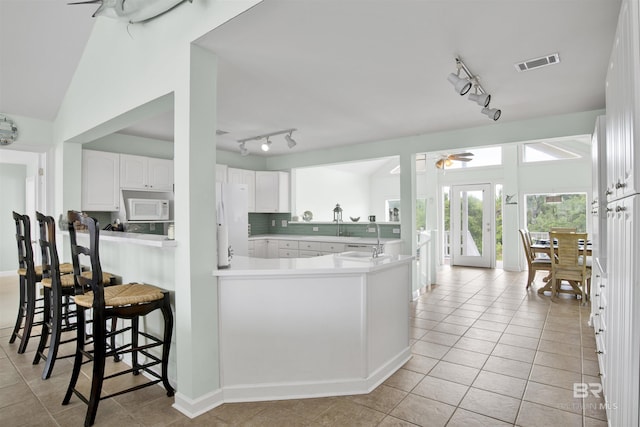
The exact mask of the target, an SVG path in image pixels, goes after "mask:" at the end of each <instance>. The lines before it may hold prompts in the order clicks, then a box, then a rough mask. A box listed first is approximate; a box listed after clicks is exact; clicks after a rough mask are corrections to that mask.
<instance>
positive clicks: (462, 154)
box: [454, 152, 473, 157]
mask: <svg viewBox="0 0 640 427" xmlns="http://www.w3.org/2000/svg"><path fill="white" fill-rule="evenodd" d="M454 156H464V157H473V153H469V152H467V153H456V154H454Z"/></svg>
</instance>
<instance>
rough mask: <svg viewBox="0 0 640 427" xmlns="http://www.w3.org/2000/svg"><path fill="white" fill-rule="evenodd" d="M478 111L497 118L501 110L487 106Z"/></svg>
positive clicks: (494, 118) (491, 117)
mask: <svg viewBox="0 0 640 427" xmlns="http://www.w3.org/2000/svg"><path fill="white" fill-rule="evenodd" d="M480 112H481V113H482V114H484V115H485V116H487V117H489V118H490V119H493V120H498V119H499V118H500V115H501V114H502V111H500V110H498V109H497V108H489V107H484V108H483V109H482V111H480Z"/></svg>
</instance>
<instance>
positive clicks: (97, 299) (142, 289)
mask: <svg viewBox="0 0 640 427" xmlns="http://www.w3.org/2000/svg"><path fill="white" fill-rule="evenodd" d="M68 220H69V240H70V241H71V257H72V260H73V265H74V275H75V278H76V280H77V282H78V283H79V284H80V286H81V289H85V288H87V287H88V288H90V289H91V290H90V291H88V292H85V293H84V294H82V295H76V296H75V303H76V307H77V311H78V312H77V319H78V320H77V323H78V325H79V326H78V328H76V331H77V337H76V351H75V359H74V364H73V370H72V373H71V379H70V381H69V386H68V388H67V392H66V394H65V396H64V399H63V400H62V404H63V405H68V404H69V402H70V400H71V397H72V395H74V394H75V395H76V396H78V397H79V398H80V400H82V401H83V402H85V403H86V404H87V412H86V415H85V420H84V425H85V426H91V425H93V423H94V421H95V418H96V413H97V411H98V404H99V403H100V401H101V400H104V399H107V398H109V397H113V396H118V395H120V394H123V393H127V392H130V391H134V390H138V389H141V388H143V387H148V386H152V385H155V384H158V383H160V382H161V383H162V384H163V385H164V388H165V389H166V391H167V396H169V397H170V396H173V395H174V392H175V391H174V389H173V387H172V386H171V385H170V384H169V379H168V361H169V350H170V346H171V335H172V332H173V313H172V312H171V302H170V296H169V292H168V291H166V290H163V289H160V288H157V287H155V286H152V285H147V284H141V283H127V284H124V285H113V286H108V287H105V286H104V284H103V280H102V267H101V265H100V256H99V249H98V246H99V233H100V229H99V226H98V221H97V220H96V219H94V218H91V217H88V216H85V215H83V214H81V213H80V212H75V211H69V212H68ZM75 224H79V225H80V226H82V227H83V228H86V229H87V231H88V235H87V237H88V245H87V246H84V245H80V244H78V239H77V233H76V229H75ZM80 256H83V257H85V258H86V257H88V258H89V261H90V265H91V270H90V272H91V274H89V275H87V274H86V272H82V273H81V272H79V270H78V269H77V268H76V267H77V266H78V265H79V264H80V262H79V258H80ZM87 276H89V277H87ZM156 310H159V311H160V312H161V313H162V316H163V319H164V331H163V335H162V337H158V336H156V335H155V334H151V333H150V331H144V330H140V329H141V328H140V326H142V325H144V323H143V324H142V325H140V322H139V320H140V318H143V320H144V316H146V315H147V314H149V313H151V312H153V311H156ZM87 315H89V316H90V317H91V319H92V324H91V326H92V336H91V337H88V336H87V334H86V331H85V328H84V325H85V319H86V318H87V317H88V316H87ZM113 318H116V319H128V320H130V326H126V327H124V328H122V329H120V330H116V331H107V328H106V323H107V320H109V319H113ZM114 334H118V336H119V337H120V338H121V339H122V340H123V343H122V345H120V347H118V348H113V349H109V348H108V345H107V340H108V339H109V338H110V337H111V336H112V335H114ZM127 337H128V340H127V341H126V342H125V341H124V340H125V339H127ZM88 338H89V339H88ZM91 342H93V345H92V346H91V345H90V344H91ZM118 344H120V343H118ZM87 346H89V348H88V349H87V348H86V347H87ZM91 347H92V348H91ZM158 347H160V348H158ZM154 349H155V350H154ZM158 352H160V353H161V354H160V355H158V354H157V353H158ZM114 354H120V355H123V354H130V355H131V368H130V369H125V370H123V371H119V372H115V373H112V374H106V373H105V359H106V358H107V357H109V356H112V355H114ZM85 358H86V359H87V360H86V361H85ZM87 362H92V365H93V366H92V370H91V374H90V375H91V390H90V392H89V395H88V396H85V395H84V394H83V393H82V392H81V391H80V390H78V388H76V385H77V382H78V378H79V376H80V369H81V368H82V365H84V364H85V363H87ZM158 365H159V366H158ZM154 366H155V367H156V368H154V369H152V368H153V367H154ZM157 368H159V369H157ZM156 370H160V372H156ZM128 373H130V374H133V375H139V374H140V373H145V374H148V375H149V378H152V379H151V380H150V381H148V382H144V383H142V384H138V385H135V386H133V387H131V388H128V389H125V390H119V391H114V388H116V387H117V386H116V385H114V386H113V388H111V387H110V389H109V392H111V393H106V394H103V393H102V385H103V382H104V380H108V379H111V378H116V377H119V376H120V375H124V374H128Z"/></svg>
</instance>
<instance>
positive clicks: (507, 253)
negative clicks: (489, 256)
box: [502, 144, 524, 271]
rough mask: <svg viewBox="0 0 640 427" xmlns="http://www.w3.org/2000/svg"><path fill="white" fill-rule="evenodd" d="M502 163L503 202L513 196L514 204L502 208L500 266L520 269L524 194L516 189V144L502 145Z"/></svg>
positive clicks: (507, 269) (510, 269)
mask: <svg viewBox="0 0 640 427" xmlns="http://www.w3.org/2000/svg"><path fill="white" fill-rule="evenodd" d="M502 165H503V171H504V172H503V173H504V186H503V187H502V195H503V202H504V198H505V197H506V196H507V195H514V194H515V195H516V196H514V201H515V200H517V201H518V203H517V204H514V205H504V206H503V209H502V268H503V269H504V270H506V271H521V270H522V268H523V265H522V263H521V261H520V259H521V257H522V250H521V246H522V244H521V243H520V235H519V234H518V229H519V228H522V227H523V226H524V224H522V225H521V224H520V222H521V221H523V219H522V218H523V217H524V213H523V209H524V195H523V194H521V193H519V189H518V145H517V144H505V145H504V146H503V147H502Z"/></svg>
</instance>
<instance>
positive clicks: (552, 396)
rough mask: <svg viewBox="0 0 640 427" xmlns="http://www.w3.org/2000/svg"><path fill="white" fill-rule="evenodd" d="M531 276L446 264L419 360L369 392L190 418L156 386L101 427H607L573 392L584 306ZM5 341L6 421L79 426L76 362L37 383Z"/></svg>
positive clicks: (106, 413)
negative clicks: (65, 401)
mask: <svg viewBox="0 0 640 427" xmlns="http://www.w3.org/2000/svg"><path fill="white" fill-rule="evenodd" d="M525 278H526V273H509V272H504V271H502V270H484V269H471V268H450V267H445V268H443V269H442V270H441V271H439V273H438V284H437V285H434V286H433V287H432V289H431V290H430V291H428V292H427V293H425V294H424V295H423V296H421V297H420V298H419V300H417V301H415V302H413V303H411V313H412V317H411V319H410V322H411V336H412V342H411V344H412V350H413V357H412V359H411V360H410V361H409V362H407V363H406V365H404V366H403V367H402V368H401V369H400V370H399V371H397V372H396V373H395V374H394V375H393V376H391V377H390V378H389V379H387V381H385V382H384V384H382V385H380V386H379V387H378V388H376V389H375V390H374V391H372V392H371V393H369V394H367V395H356V396H344V397H330V398H317V399H302V400H289V401H275V402H258V403H235V404H224V405H222V406H220V407H218V408H215V409H213V410H211V411H209V412H208V413H206V414H204V415H202V416H200V417H198V418H196V419H193V420H191V419H189V418H187V417H185V416H183V415H182V414H181V413H179V412H178V411H176V410H174V409H173V408H172V407H171V404H172V403H173V399H171V398H167V397H166V396H165V395H164V389H162V388H160V387H159V386H155V387H151V388H147V389H143V390H140V391H136V392H133V393H129V394H126V395H122V396H118V397H115V398H111V399H108V400H105V401H103V402H102V403H101V404H100V407H99V410H98V415H97V419H96V424H95V425H96V426H134V425H140V426H167V425H168V426H376V425H378V426H413V425H419V426H445V425H446V426H471V425H477V426H481V425H486V426H503V425H505V426H506V425H518V426H545V427H548V426H606V425H607V424H606V414H605V412H604V411H603V410H601V409H600V404H601V403H602V401H600V400H597V399H593V398H590V399H584V400H583V399H578V398H574V397H573V392H572V389H573V384H574V383H576V382H587V383H597V382H599V379H598V376H597V375H598V365H597V361H596V357H595V341H594V335H593V331H592V329H591V328H590V327H589V326H588V325H587V321H588V315H589V308H588V307H582V306H580V304H579V302H578V301H577V300H576V299H573V298H568V297H564V298H559V299H558V300H557V301H555V302H551V301H550V298H549V297H548V296H541V295H538V294H537V293H536V291H535V289H532V290H530V291H528V292H527V291H526V290H525V289H524V285H523V284H524V282H525V280H526V279H525ZM541 283H542V281H541V276H539V277H538V278H537V282H536V285H538V286H540V284H541ZM536 285H534V288H535V286H536ZM9 333H10V330H9V329H7V328H5V329H1V330H0V425H3V426H15V425H31V426H40V425H41V426H77V425H82V422H83V419H84V412H85V410H86V406H85V405H84V404H82V403H79V401H78V400H77V399H75V398H74V399H73V400H72V403H71V404H70V405H69V406H61V405H60V401H61V400H62V396H63V394H64V391H65V389H66V385H67V381H68V376H69V372H70V369H71V363H70V362H69V361H68V360H63V361H61V362H60V363H59V365H58V366H57V367H56V370H55V371H54V374H53V376H52V378H51V379H49V380H47V381H42V380H41V379H40V373H41V369H42V367H41V366H33V365H32V364H31V360H32V358H33V350H34V348H35V342H34V343H30V344H29V349H28V352H27V353H26V354H24V355H18V354H16V351H15V350H16V345H15V344H14V345H9V344H8V335H9ZM34 341H35V340H34ZM112 365H113V364H112ZM116 366H117V365H116ZM116 366H109V368H110V369H115V368H116ZM121 378H123V379H122V380H121V382H123V381H131V379H130V378H133V377H121ZM82 381H83V383H85V385H88V382H89V380H88V378H86V377H85V378H82Z"/></svg>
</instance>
